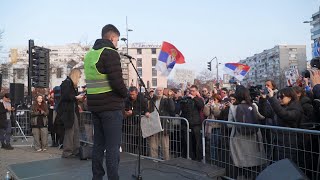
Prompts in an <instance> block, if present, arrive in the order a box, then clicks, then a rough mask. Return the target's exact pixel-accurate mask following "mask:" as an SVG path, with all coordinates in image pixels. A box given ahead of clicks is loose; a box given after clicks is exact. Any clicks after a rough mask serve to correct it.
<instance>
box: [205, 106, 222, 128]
mask: <svg viewBox="0 0 320 180" xmlns="http://www.w3.org/2000/svg"><path fill="white" fill-rule="evenodd" d="M219 106H220V104H214V105H209V104H206V105H205V106H204V108H203V113H204V115H205V116H206V117H207V119H218V117H219V116H220V113H221V110H220V107H219ZM210 126H211V128H220V127H221V125H220V124H219V123H210Z"/></svg>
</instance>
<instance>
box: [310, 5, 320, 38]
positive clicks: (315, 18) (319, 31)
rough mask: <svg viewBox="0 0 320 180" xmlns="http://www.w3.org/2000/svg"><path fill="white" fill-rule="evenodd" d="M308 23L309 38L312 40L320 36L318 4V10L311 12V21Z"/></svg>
mask: <svg viewBox="0 0 320 180" xmlns="http://www.w3.org/2000/svg"><path fill="white" fill-rule="evenodd" d="M310 25H311V26H312V29H311V39H312V40H313V41H315V40H319V38H320V6H319V11H318V12H316V13H314V14H312V21H311V22H310Z"/></svg>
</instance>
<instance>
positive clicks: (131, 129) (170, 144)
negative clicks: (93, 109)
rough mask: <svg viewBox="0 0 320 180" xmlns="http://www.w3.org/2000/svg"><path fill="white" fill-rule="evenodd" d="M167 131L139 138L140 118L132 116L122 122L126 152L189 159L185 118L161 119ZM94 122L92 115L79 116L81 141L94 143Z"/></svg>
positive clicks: (164, 157)
mask: <svg viewBox="0 0 320 180" xmlns="http://www.w3.org/2000/svg"><path fill="white" fill-rule="evenodd" d="M160 121H161V124H162V128H163V129H164V131H162V132H159V133H157V134H155V135H153V136H150V137H147V138H143V137H142V136H141V138H140V139H139V133H141V130H139V129H138V125H139V124H138V122H139V117H137V116H132V117H128V118H125V119H123V125H122V144H121V148H122V151H123V152H128V153H132V154H138V150H139V149H138V148H139V147H138V144H139V140H140V145H141V149H140V153H141V155H142V156H144V157H150V158H153V159H158V160H168V159H171V158H176V157H185V158H189V131H188V129H189V123H188V121H187V120H186V119H185V118H180V117H164V116H160ZM93 133H94V130H93V123H92V116H91V113H90V112H88V111H85V112H82V113H81V115H80V141H81V142H82V143H86V144H91V145H92V144H93Z"/></svg>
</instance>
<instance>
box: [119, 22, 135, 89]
mask: <svg viewBox="0 0 320 180" xmlns="http://www.w3.org/2000/svg"><path fill="white" fill-rule="evenodd" d="M129 31H130V32H131V31H133V30H132V29H129V28H128V17H127V16H126V36H127V38H121V41H123V42H124V43H125V44H126V47H127V54H129ZM126 64H127V72H128V77H127V78H128V86H130V78H129V64H130V63H126Z"/></svg>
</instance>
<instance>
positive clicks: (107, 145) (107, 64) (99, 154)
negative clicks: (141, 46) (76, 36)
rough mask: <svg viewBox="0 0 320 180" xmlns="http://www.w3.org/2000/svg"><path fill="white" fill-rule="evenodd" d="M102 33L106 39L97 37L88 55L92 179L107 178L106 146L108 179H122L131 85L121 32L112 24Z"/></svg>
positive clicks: (86, 65) (85, 71) (86, 77)
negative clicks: (120, 45)
mask: <svg viewBox="0 0 320 180" xmlns="http://www.w3.org/2000/svg"><path fill="white" fill-rule="evenodd" d="M101 35H102V39H97V40H96V42H95V43H94V46H93V47H92V49H91V50H90V51H89V52H88V53H87V54H86V56H85V58H84V73H85V80H86V84H87V103H88V108H89V111H91V112H92V118H93V124H94V145H93V152H92V173H93V178H92V179H94V180H95V179H101V180H102V179H103V176H104V174H105V171H104V168H103V158H104V151H105V150H106V167H107V175H108V179H110V180H118V179H119V175H118V167H119V161H120V152H119V148H120V141H121V128H122V120H123V114H122V112H123V109H124V99H125V98H126V97H127V88H126V86H125V84H124V81H123V78H122V69H121V64H120V56H119V54H118V52H117V44H118V41H119V36H120V32H119V30H118V29H117V28H116V27H115V26H114V25H111V24H108V25H106V26H104V27H103V29H102V33H101Z"/></svg>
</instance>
